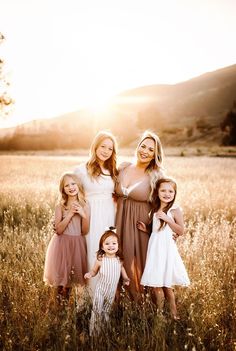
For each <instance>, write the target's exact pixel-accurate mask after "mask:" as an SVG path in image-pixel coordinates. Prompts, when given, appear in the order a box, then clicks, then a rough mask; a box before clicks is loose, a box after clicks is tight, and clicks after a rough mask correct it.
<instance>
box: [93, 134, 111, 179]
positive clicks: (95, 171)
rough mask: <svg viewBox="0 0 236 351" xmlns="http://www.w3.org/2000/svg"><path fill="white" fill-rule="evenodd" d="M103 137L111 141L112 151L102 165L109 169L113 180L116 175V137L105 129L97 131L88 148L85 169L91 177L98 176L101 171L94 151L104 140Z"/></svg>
mask: <svg viewBox="0 0 236 351" xmlns="http://www.w3.org/2000/svg"><path fill="white" fill-rule="evenodd" d="M105 139H110V140H111V141H112V142H113V151H112V154H111V157H110V158H109V159H108V160H106V161H105V163H104V167H105V168H106V169H108V170H109V172H110V175H111V177H112V179H113V180H116V176H117V173H118V172H117V169H116V155H117V143H116V139H115V137H114V135H113V134H111V133H110V132H107V131H101V132H99V133H98V134H97V135H96V136H95V138H94V140H93V142H92V145H91V148H90V158H89V160H88V162H87V165H86V166H87V170H88V174H89V175H90V177H91V178H97V177H99V176H100V174H101V173H102V170H101V167H100V165H99V162H98V160H97V156H96V151H97V148H98V147H99V145H100V144H101V143H102V142H103V141H104V140H105Z"/></svg>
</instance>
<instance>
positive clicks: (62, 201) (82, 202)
mask: <svg viewBox="0 0 236 351" xmlns="http://www.w3.org/2000/svg"><path fill="white" fill-rule="evenodd" d="M66 177H70V178H72V179H73V180H74V182H75V183H76V184H77V186H78V189H79V191H78V195H77V200H78V202H79V204H80V205H81V206H82V207H84V206H85V204H86V201H85V194H84V189H83V186H82V184H81V183H80V180H79V178H78V176H77V175H76V174H74V173H72V172H66V173H63V174H62V176H61V179H60V183H59V191H60V193H61V198H60V204H61V205H62V206H64V207H65V206H66V205H67V201H68V195H67V194H66V193H65V190H64V183H65V178H66Z"/></svg>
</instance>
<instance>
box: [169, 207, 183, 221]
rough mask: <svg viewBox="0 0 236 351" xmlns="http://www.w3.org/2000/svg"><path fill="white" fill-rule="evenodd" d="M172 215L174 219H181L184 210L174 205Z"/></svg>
mask: <svg viewBox="0 0 236 351" xmlns="http://www.w3.org/2000/svg"><path fill="white" fill-rule="evenodd" d="M171 213H172V214H173V216H174V218H179V217H182V216H183V210H182V208H181V207H180V206H178V205H174V206H173V207H172V208H171Z"/></svg>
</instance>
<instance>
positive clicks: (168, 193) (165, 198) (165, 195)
mask: <svg viewBox="0 0 236 351" xmlns="http://www.w3.org/2000/svg"><path fill="white" fill-rule="evenodd" d="M158 196H159V199H160V201H161V202H162V203H165V204H168V203H169V202H171V201H173V200H174V197H175V189H174V184H172V183H170V182H168V183H161V184H160V187H159V190H158Z"/></svg>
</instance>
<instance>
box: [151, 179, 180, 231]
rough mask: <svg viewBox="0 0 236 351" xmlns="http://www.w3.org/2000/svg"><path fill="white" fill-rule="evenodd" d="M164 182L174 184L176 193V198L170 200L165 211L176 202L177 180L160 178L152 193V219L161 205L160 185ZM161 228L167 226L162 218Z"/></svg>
mask: <svg viewBox="0 0 236 351" xmlns="http://www.w3.org/2000/svg"><path fill="white" fill-rule="evenodd" d="M163 183H170V184H171V185H172V186H173V189H174V191H175V195H174V198H173V200H172V201H171V202H169V203H168V204H167V205H166V206H165V208H164V209H163V212H165V213H167V212H168V210H169V209H170V208H171V206H173V204H174V202H175V198H176V194H177V184H176V181H175V180H174V179H172V178H161V179H159V180H158V181H157V182H156V186H155V188H154V191H153V195H152V200H151V213H150V218H151V219H152V218H153V215H154V213H155V212H157V211H158V210H159V209H160V207H161V201H160V198H159V189H160V186H161V184H163ZM160 222H161V224H160V228H159V229H162V228H164V227H165V225H166V222H164V221H163V219H160Z"/></svg>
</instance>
